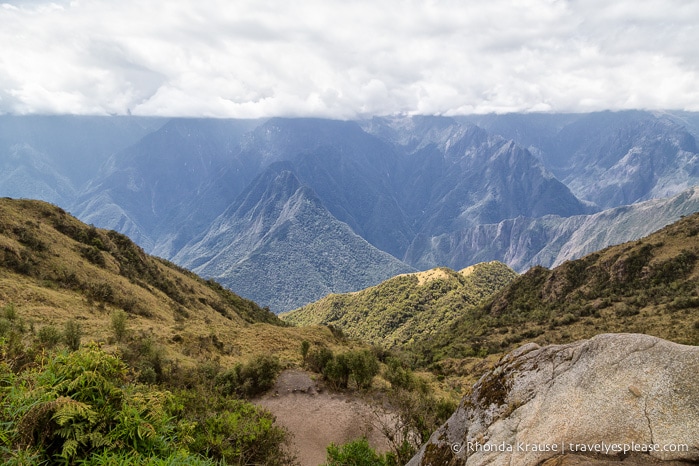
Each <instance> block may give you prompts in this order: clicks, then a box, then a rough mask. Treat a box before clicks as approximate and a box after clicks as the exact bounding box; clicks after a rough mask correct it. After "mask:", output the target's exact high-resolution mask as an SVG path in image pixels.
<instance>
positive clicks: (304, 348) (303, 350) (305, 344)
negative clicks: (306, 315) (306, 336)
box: [301, 340, 311, 363]
mask: <svg viewBox="0 0 699 466" xmlns="http://www.w3.org/2000/svg"><path fill="white" fill-rule="evenodd" d="M310 349H311V344H310V343H309V342H308V340H303V341H302V342H301V357H302V358H303V362H304V363H305V362H306V357H307V356H308V350H310Z"/></svg>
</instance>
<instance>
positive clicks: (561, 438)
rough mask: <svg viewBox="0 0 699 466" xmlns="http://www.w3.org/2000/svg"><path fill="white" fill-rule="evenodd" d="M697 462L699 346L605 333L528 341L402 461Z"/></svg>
mask: <svg viewBox="0 0 699 466" xmlns="http://www.w3.org/2000/svg"><path fill="white" fill-rule="evenodd" d="M619 460H623V463H624V464H638V465H640V464H663V465H670V464H697V462H699V347H695V346H684V345H679V344H676V343H671V342H668V341H665V340H662V339H659V338H655V337H651V336H648V335H638V334H605V335H598V336H596V337H594V338H591V339H589V340H584V341H580V342H577V343H571V344H566V345H551V346H546V347H540V346H538V345H536V344H533V343H530V344H527V345H524V346H522V347H521V348H519V349H517V350H515V351H513V352H511V353H509V354H508V355H506V356H504V357H503V358H502V359H501V360H500V361H499V362H498V364H497V365H496V367H495V368H494V369H493V370H492V371H490V372H488V373H487V374H485V375H484V376H483V377H481V379H480V380H479V381H478V382H477V383H476V385H474V387H473V390H472V391H471V394H470V395H468V396H467V397H466V398H464V400H463V401H462V402H461V404H460V406H459V408H458V409H457V410H456V412H455V413H454V414H453V415H452V417H451V418H449V420H448V421H447V422H446V423H445V424H444V425H443V426H442V427H440V428H439V430H437V431H436V432H435V433H434V434H433V435H432V437H431V438H430V440H429V441H428V442H427V444H426V445H424V446H423V447H422V448H421V450H420V451H419V452H418V454H417V455H416V456H415V457H414V458H413V459H412V460H411V461H410V462H409V463H408V466H427V465H431V466H451V465H453V466H457V465H468V466H472V465H473V466H475V465H486V464H487V465H493V466H495V465H517V466H529V465H532V466H534V465H543V464H546V465H547V466H549V465H565V464H568V465H577V464H598V465H603V464H608V463H609V464H611V462H612V461H613V462H618V461H619Z"/></svg>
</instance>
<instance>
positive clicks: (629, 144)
mask: <svg viewBox="0 0 699 466" xmlns="http://www.w3.org/2000/svg"><path fill="white" fill-rule="evenodd" d="M690 117H691V115H689V116H687V115H682V116H673V117H672V118H670V117H669V116H667V115H666V116H663V115H660V116H658V115H652V114H649V113H645V112H619V113H598V114H590V115H558V116H553V115H514V116H488V117H479V118H477V119H476V118H475V117H474V118H472V119H471V121H466V119H464V118H461V119H455V118H446V117H387V118H373V119H371V120H366V121H358V122H352V121H347V122H345V121H329V120H320V119H285V118H273V119H270V120H266V121H264V120H254V121H242V120H211V119H173V120H169V121H165V120H156V119H130V118H127V117H124V118H115V119H109V118H103V119H100V118H95V117H89V118H87V117H86V118H84V119H80V118H77V117H55V118H54V117H52V118H53V119H52V118H48V117H47V118H48V119H41V118H37V119H36V121H34V120H30V119H26V120H21V118H20V119H17V118H19V117H3V118H2V119H1V120H0V146H2V147H4V148H5V149H2V150H4V152H0V163H1V164H2V165H3V168H4V171H3V173H2V175H0V194H4V195H8V196H15V197H19V196H22V197H37V198H42V199H45V200H49V201H51V202H55V203H57V204H59V205H61V206H63V207H64V208H67V209H69V210H70V211H72V212H73V213H75V214H76V215H77V216H78V217H79V218H81V219H82V220H84V221H86V222H88V223H92V224H95V225H97V226H100V227H104V228H111V229H115V230H117V231H120V232H122V233H125V234H128V235H129V236H130V237H132V238H134V240H135V241H137V242H138V244H140V245H141V246H142V247H144V249H145V250H146V251H148V252H151V253H154V254H157V255H159V256H162V257H166V258H168V259H174V260H178V261H179V260H182V261H187V262H186V263H187V264H190V263H192V264H193V263H194V262H197V263H199V264H203V263H204V262H206V270H210V271H211V273H217V274H223V271H224V270H227V272H226V274H228V275H230V274H232V273H233V272H232V270H233V269H232V268H231V267H232V264H230V263H228V262H225V261H228V260H231V258H230V257H228V256H227V255H226V254H218V252H220V251H217V250H212V251H206V248H207V247H208V246H209V245H213V244H218V243H217V242H216V241H214V242H209V241H210V240H211V239H212V238H215V237H216V238H219V240H217V241H219V242H220V241H221V239H220V235H219V233H220V232H219V231H218V230H219V229H220V228H221V225H224V224H236V225H238V226H237V227H236V228H231V231H237V232H240V231H242V230H241V229H243V230H250V229H251V228H252V226H251V225H258V226H259V225H265V226H266V227H272V226H274V225H277V223H276V222H270V221H269V219H268V218H254V219H253V218H252V217H249V215H252V214H251V213H250V212H253V213H255V212H257V213H260V214H264V215H267V214H270V212H272V211H273V209H272V211H271V210H269V209H258V210H252V211H250V212H249V213H248V214H246V215H247V216H243V217H238V216H237V215H238V214H241V212H240V211H239V208H240V207H241V205H242V203H243V202H248V203H250V202H253V200H252V198H251V197H250V196H253V197H254V196H258V197H257V199H255V200H254V204H255V205H257V204H260V205H263V204H266V202H267V200H265V199H263V197H261V196H262V194H263V193H265V192H272V191H275V190H277V189H278V188H279V185H278V184H275V180H276V179H277V177H276V175H275V176H271V175H266V173H267V170H272V171H273V172H275V173H277V174H278V169H277V168H272V167H273V166H274V164H277V163H282V162H283V163H284V164H285V165H284V170H285V171H287V172H289V174H290V175H292V176H291V177H290V178H289V179H291V178H294V179H295V180H296V181H297V182H298V183H299V185H300V186H302V187H304V188H305V189H304V190H303V192H302V194H301V192H299V195H297V196H296V198H298V196H300V195H302V196H303V197H304V199H313V201H309V203H307V204H304V205H313V206H315V207H314V208H313V209H307V210H303V211H302V210H298V209H297V210H295V212H296V213H297V214H298V215H301V216H302V217H303V218H304V220H303V221H302V222H299V223H297V224H295V225H304V228H303V231H305V232H306V233H304V234H303V235H301V236H299V237H296V236H288V238H294V240H297V239H299V238H301V237H303V238H308V236H307V235H308V234H309V232H311V231H313V229H312V228H310V229H309V226H310V225H313V224H319V223H323V222H324V223H330V224H333V225H339V224H340V223H341V224H343V225H344V226H343V227H342V228H341V229H342V231H343V232H344V231H349V232H351V233H352V235H348V234H344V233H342V234H341V235H339V236H337V237H336V239H335V240H332V241H330V239H329V238H330V237H329V236H327V235H325V234H320V235H319V236H318V237H317V238H315V240H314V241H313V242H312V244H313V248H314V249H313V250H312V251H310V250H308V249H306V250H305V256H318V257H328V258H331V257H334V256H337V254H335V251H336V250H338V248H339V249H340V250H342V249H343V248H345V249H347V250H353V251H357V247H359V244H360V242H357V241H356V239H357V237H358V238H360V239H362V240H363V241H364V242H365V243H366V244H364V243H361V244H362V246H361V248H360V249H362V250H363V251H365V252H363V253H362V254H357V257H360V258H368V257H372V258H374V259H375V258H377V257H378V256H377V255H376V252H377V251H382V252H383V253H388V254H390V255H391V256H393V259H391V261H393V263H394V265H395V267H394V266H391V267H389V268H388V269H391V270H393V269H396V267H397V269H400V270H403V271H407V270H412V269H414V268H419V269H426V268H432V267H435V266H442V265H446V266H449V267H451V268H454V269H460V268H463V267H466V266H468V265H470V264H472V263H476V262H481V261H484V260H500V261H503V262H506V263H507V264H508V265H511V266H513V267H514V268H516V269H517V270H523V269H524V268H526V267H528V266H530V265H532V264H537V263H542V264H546V265H552V264H554V263H556V261H557V260H558V259H559V257H561V258H562V257H566V258H567V257H574V256H575V254H577V253H578V252H579V251H586V250H587V249H586V248H587V245H588V244H589V245H594V246H595V247H603V246H606V245H608V244H613V243H614V242H620V241H623V240H626V239H628V238H629V236H628V235H626V236H624V233H622V232H621V231H620V230H619V229H617V230H615V231H618V232H619V237H617V234H616V233H615V234H611V233H610V234H604V233H602V232H601V230H600V229H595V228H594V227H593V226H594V225H596V224H597V222H598V221H599V222H602V219H604V218H609V219H611V218H613V217H615V216H616V215H619V216H620V217H623V211H616V212H612V211H610V212H609V213H607V214H604V215H602V214H599V215H601V216H600V217H583V216H585V215H591V214H596V213H597V212H598V211H599V210H600V206H601V207H605V206H618V205H620V204H627V203H631V202H637V201H641V200H644V199H651V198H655V197H663V196H667V195H671V194H673V195H674V194H677V193H679V192H680V191H681V190H682V189H684V188H686V187H688V186H690V185H692V184H693V183H694V182H695V181H696V180H695V171H696V170H695V168H694V164H695V155H696V152H697V150H696V143H695V142H694V138H693V136H692V134H691V132H689V131H687V130H685V129H684V127H683V126H682V125H681V123H682V121H694V120H692V118H690ZM62 118H63V119H62ZM682 118H683V119H684V120H682ZM476 120H477V121H476ZM474 122H476V123H478V125H480V126H476V125H475V124H474ZM22 125H23V126H22ZM690 126H691V125H690ZM79 128H81V132H79V131H78V129H79ZM78 133H79V134H78ZM85 134H91V136H90V137H86V136H85ZM498 134H502V135H504V137H503V136H500V135H498ZM52 141H56V143H55V144H54V145H52V144H51V142H52ZM3 154H4V155H3ZM98 167H99V170H98ZM275 170H277V171H275ZM261 182H267V183H271V184H270V185H269V186H268V187H266V188H262V187H260V186H257V185H259V183H261ZM282 192H284V190H283V189H282V190H281V191H280V193H282ZM294 192H296V191H294ZM576 195H577V197H576ZM245 196H247V197H248V200H247V201H244V200H243V199H242V197H245ZM292 197H294V196H293V195H292V196H291V197H289V198H288V199H289V200H291V198H292ZM691 197H692V196H687V197H686V200H687V201H688V202H689V204H687V206H685V207H683V208H678V209H676V212H677V213H679V214H680V215H681V214H684V213H686V212H687V211H688V210H690V209H692V208H693V205H692V204H691V202H692V201H691ZM280 212H281V211H280ZM271 215H272V216H274V215H276V214H271ZM314 215H315V216H317V217H315V218H313V219H312V216H314ZM242 218H245V219H246V220H245V222H248V225H247V226H245V227H243V226H242V225H243V222H244V221H243V220H241V219H242ZM638 218H640V217H638ZM660 218H663V219H665V218H666V217H663V216H661V217H660ZM675 218H676V217H672V216H668V217H667V222H670V221H672V220H674V219H675ZM573 219H575V220H573ZM609 221H610V224H611V222H612V220H609ZM337 222H339V223H337ZM658 226H662V225H658ZM653 227H654V228H655V227H656V225H655V223H653ZM338 228H339V226H338ZM649 228H650V227H649ZM581 230H582V231H588V232H589V233H590V234H594V235H595V238H599V241H592V242H591V241H590V240H589V237H588V236H585V237H583V236H582V235H581V234H579V233H578V234H574V232H579V231H581ZM632 230H634V229H632ZM337 231H339V230H337ZM624 231H625V230H624ZM634 231H635V230H634ZM648 232H649V230H644V231H640V227H639V233H638V235H643V234H647V233H648ZM255 234H256V235H259V236H260V238H262V237H266V238H271V237H275V234H272V232H271V231H266V232H256V233H255ZM265 235H267V236H265ZM340 237H341V238H344V239H343V240H342V241H348V242H349V243H347V244H345V245H344V246H343V247H340V246H339V244H340V243H338V242H337V241H339V238H340ZM326 240H327V242H326ZM581 242H582V243H585V244H582V243H581ZM605 242H606V244H605ZM236 244H237V245H238V247H240V248H248V249H244V250H242V249H241V250H240V251H238V252H237V253H236V254H237V255H239V256H240V257H241V258H242V257H247V256H249V257H262V256H260V255H259V248H258V247H259V245H260V244H262V243H260V242H254V241H237V242H236ZM274 244H275V247H276V248H277V251H282V250H283V249H284V248H289V250H288V253H282V255H284V254H286V255H288V256H289V257H292V256H294V255H295V254H296V253H293V252H292V250H294V249H295V248H300V247H306V248H307V244H311V243H308V242H307V244H306V245H304V244H301V245H297V244H293V241H292V240H291V239H290V240H288V241H286V242H284V241H276V242H275V243H274ZM343 244H344V243H343ZM551 244H552V245H551ZM557 245H558V246H557ZM369 246H370V247H369ZM559 246H560V248H561V249H565V250H566V251H569V253H567V255H566V254H563V253H560V254H559V251H558V250H557V249H556V248H557V247H559ZM372 248H373V249H372ZM194 251H196V253H195V252H194ZM370 251H372V252H370ZM196 255H198V256H200V257H199V258H197V257H196ZM202 258H208V259H207V260H206V261H204V260H203V259H202ZM374 259H372V260H374ZM219 260H220V261H222V262H221V263H220V264H217V263H216V262H217V261H219ZM236 260H243V259H236ZM246 261H247V259H246ZM396 261H402V262H403V263H402V264H400V263H398V262H396ZM379 262H385V261H384V260H383V259H381V260H379ZM549 262H550V264H549ZM182 263H183V264H184V263H185V262H182ZM313 263H314V264H316V262H315V261H313ZM236 264H238V266H239V267H243V265H242V264H243V263H242V262H240V263H238V262H236ZM245 264H247V265H245V270H247V272H245V273H242V272H240V274H241V275H240V279H236V280H234V281H230V282H229V281H228V280H227V279H226V278H224V276H223V275H217V276H218V278H220V279H221V280H223V281H224V282H226V283H231V284H233V283H235V284H236V286H238V285H240V284H242V283H243V282H245V285H244V286H245V289H246V290H258V291H251V292H254V293H255V294H252V295H246V296H247V297H249V298H252V299H256V300H260V301H261V302H265V300H267V299H268V295H270V294H273V295H280V294H281V293H285V289H279V290H271V291H269V292H267V291H265V292H262V291H260V290H261V288H260V286H259V285H257V284H256V283H261V282H262V281H263V280H265V278H264V277H266V276H267V275H265V274H268V273H271V272H265V273H262V272H261V270H262V269H259V270H258V269H257V268H256V267H258V265H253V264H256V263H255V262H254V261H253V262H250V261H247V262H245ZM319 264H320V263H319V262H318V263H317V265H318V267H317V268H313V269H312V272H311V269H307V270H306V272H307V275H306V277H316V278H313V279H312V280H301V279H299V280H298V281H297V283H296V284H295V285H294V286H292V289H293V290H295V291H299V290H302V291H301V293H300V294H301V295H303V296H307V297H312V299H317V298H320V297H321V296H316V294H315V293H320V292H323V293H325V292H326V291H328V292H330V291H332V292H339V291H347V290H349V289H351V288H352V286H357V287H358V288H363V287H365V286H368V285H373V284H376V283H378V281H377V282H374V283H369V282H368V281H366V280H360V281H358V282H356V283H355V285H352V286H350V285H349V282H342V281H341V280H335V279H330V278H325V275H326V273H325V269H323V268H322V267H320V265H319ZM307 265H309V266H312V264H307ZM355 265H356V266H357V267H359V269H361V268H362V266H361V263H360V262H356V263H355ZM201 266H202V267H204V266H203V265H201ZM363 267H364V268H366V269H367V270H372V267H374V265H371V264H369V263H367V264H365V265H364V266H363ZM388 269H386V270H388ZM241 270H242V269H241ZM200 271H201V273H205V274H206V273H208V272H206V271H205V270H204V269H200ZM258 272H259V275H258ZM275 273H277V274H280V275H287V276H291V269H289V270H275ZM356 274H358V275H366V276H367V277H373V278H372V280H373V279H376V280H379V278H378V277H384V274H383V273H378V274H374V273H373V272H371V273H370V272H364V271H360V270H358V271H357V272H356ZM231 276H232V275H231ZM320 277H324V278H320ZM379 281H380V280H379ZM340 283H344V284H343V285H341V286H340V285H339V284H340ZM360 283H361V284H360ZM333 284H336V285H338V286H339V287H338V288H334V286H335V285H333ZM346 286H347V287H349V288H347V287H346ZM306 287H308V290H306ZM358 288H355V289H358ZM311 289H313V290H315V291H314V292H313V293H311V292H310V291H309V290H311ZM237 291H239V292H241V293H246V291H243V290H242V289H238V290H237ZM307 291H308V292H307ZM257 293H262V294H257ZM265 293H267V295H265ZM267 302H270V303H271V302H272V301H267ZM275 302H279V301H275ZM287 305H291V304H290V302H288V303H287ZM288 309H290V308H279V309H274V310H275V311H281V310H288Z"/></svg>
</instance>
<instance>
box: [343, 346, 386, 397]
mask: <svg viewBox="0 0 699 466" xmlns="http://www.w3.org/2000/svg"><path fill="white" fill-rule="evenodd" d="M347 357H348V361H347V362H348V365H349V370H350V374H351V377H352V379H353V380H354V382H355V383H356V384H357V388H359V389H367V388H369V387H371V382H372V380H373V378H374V376H375V375H376V374H378V373H379V361H378V360H377V358H376V355H375V354H374V353H373V352H371V351H369V350H363V351H355V352H350V353H349V354H348V355H347Z"/></svg>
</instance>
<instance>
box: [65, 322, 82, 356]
mask: <svg viewBox="0 0 699 466" xmlns="http://www.w3.org/2000/svg"><path fill="white" fill-rule="evenodd" d="M82 335H83V331H82V327H81V326H80V322H78V321H77V320H75V319H70V320H67V321H66V323H65V326H64V327H63V341H64V342H65V344H66V346H68V348H69V349H70V350H71V351H77V350H78V348H80V340H81V339H82Z"/></svg>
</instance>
